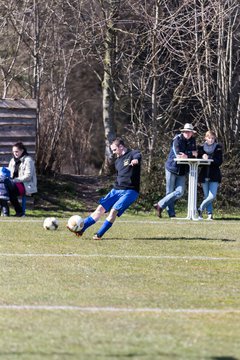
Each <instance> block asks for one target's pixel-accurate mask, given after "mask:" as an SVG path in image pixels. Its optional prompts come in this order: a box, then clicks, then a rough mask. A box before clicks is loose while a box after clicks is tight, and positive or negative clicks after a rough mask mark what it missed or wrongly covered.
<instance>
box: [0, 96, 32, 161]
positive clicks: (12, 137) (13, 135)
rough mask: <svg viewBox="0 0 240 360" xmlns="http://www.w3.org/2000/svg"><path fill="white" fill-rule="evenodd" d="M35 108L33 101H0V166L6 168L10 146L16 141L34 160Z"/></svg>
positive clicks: (10, 153)
mask: <svg viewBox="0 0 240 360" xmlns="http://www.w3.org/2000/svg"><path fill="white" fill-rule="evenodd" d="M36 107H37V104H36V100H33V99H18V100H13V99H0V166H8V163H9V161H10V159H11V157H12V146H13V144H15V143H16V142H18V141H21V142H22V143H23V144H24V145H25V146H26V148H27V151H28V153H29V155H31V156H32V157H33V159H35V154H36Z"/></svg>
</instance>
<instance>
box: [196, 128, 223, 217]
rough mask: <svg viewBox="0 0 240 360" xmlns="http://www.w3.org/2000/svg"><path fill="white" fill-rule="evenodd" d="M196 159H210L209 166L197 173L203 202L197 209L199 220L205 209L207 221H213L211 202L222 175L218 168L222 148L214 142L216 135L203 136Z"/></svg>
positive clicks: (221, 157) (211, 133)
mask: <svg viewBox="0 0 240 360" xmlns="http://www.w3.org/2000/svg"><path fill="white" fill-rule="evenodd" d="M198 157H200V158H203V159H205V160H207V159H212V160H213V162H211V164H210V165H205V166H202V167H201V170H200V172H199V177H198V179H199V182H200V183H201V185H202V189H203V194H204V200H203V202H202V203H201V205H200V206H199V208H198V215H199V219H200V220H201V219H203V217H202V214H203V211H204V210H205V209H206V211H207V214H208V220H212V219H213V205H212V202H213V200H214V199H215V198H216V196H217V191H218V187H219V184H220V183H221V179H222V175H221V171H220V166H221V165H222V161H223V152H222V146H221V145H220V144H219V143H217V141H216V134H215V133H214V132H213V131H211V130H209V131H207V132H206V134H205V142H204V144H203V145H202V146H199V149H198Z"/></svg>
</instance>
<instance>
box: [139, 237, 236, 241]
mask: <svg viewBox="0 0 240 360" xmlns="http://www.w3.org/2000/svg"><path fill="white" fill-rule="evenodd" d="M136 240H160V241H166V240H168V241H176V240H185V241H216V240H218V241H236V240H232V239H214V238H206V237H184V236H182V237H164V236H159V237H157V236H155V237H152V238H147V237H145V238H140V237H138V238H136Z"/></svg>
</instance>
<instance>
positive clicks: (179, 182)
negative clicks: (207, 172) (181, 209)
mask: <svg viewBox="0 0 240 360" xmlns="http://www.w3.org/2000/svg"><path fill="white" fill-rule="evenodd" d="M165 174H166V196H165V197H164V198H163V199H161V200H160V201H159V202H158V205H159V206H160V207H161V208H162V209H165V208H167V212H168V215H169V216H170V217H171V216H175V209H174V203H175V201H176V200H178V199H180V198H181V197H182V196H183V194H184V191H185V185H186V176H185V175H181V176H180V175H176V174H173V173H171V172H170V171H168V170H167V169H165Z"/></svg>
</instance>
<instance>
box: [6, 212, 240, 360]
mask: <svg viewBox="0 0 240 360" xmlns="http://www.w3.org/2000/svg"><path fill="white" fill-rule="evenodd" d="M66 221H67V219H66V218H61V219H60V226H59V229H58V230H57V231H45V230H44V229H43V228H42V223H43V218H36V217H31V216H28V217H26V218H21V219H14V218H12V217H11V218H9V219H1V220H0V271H1V277H0V293H1V295H0V296H1V297H0V333H1V335H0V358H2V359H4V360H5V359H7V360H8V359H18V360H19V359H21V360H22V359H24V360H28V359H34V360H35V359H36V360H38V359H46V360H48V359H140V360H141V359H144V360H146V359H149V360H150V359H151V360H152V359H153V360H155V359H168V360H169V359H221V360H224V359H225V360H236V359H240V341H239V340H240V286H239V285H240V253H239V251H240V239H239V230H240V220H237V219H235V220H215V221H212V222H208V221H202V222H193V221H184V220H176V219H174V220H171V219H162V220H160V219H157V218H156V217H153V216H152V215H141V214H140V215H138V216H134V215H129V214H128V215H124V216H122V217H121V218H120V219H118V220H117V221H116V223H115V224H114V226H113V227H112V228H111V230H110V231H109V232H108V233H107V234H106V235H105V238H104V240H101V241H94V240H92V239H91V238H92V235H93V233H94V232H96V229H97V228H98V226H99V224H98V225H94V226H93V227H92V228H90V229H89V230H88V231H87V232H86V234H85V236H84V237H83V238H81V239H78V238H76V237H75V236H74V235H73V234H71V233H70V232H68V231H67V229H66V228H65V225H66Z"/></svg>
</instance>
